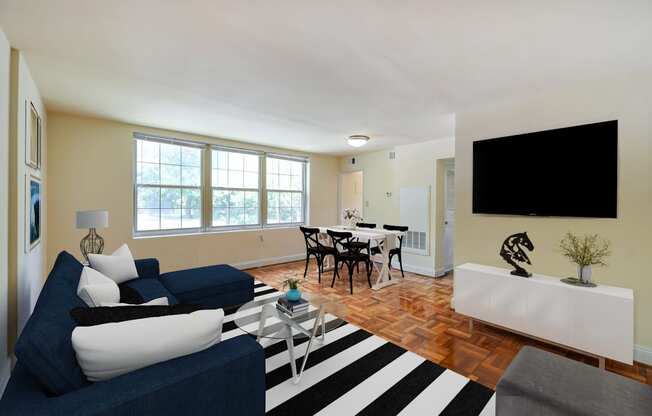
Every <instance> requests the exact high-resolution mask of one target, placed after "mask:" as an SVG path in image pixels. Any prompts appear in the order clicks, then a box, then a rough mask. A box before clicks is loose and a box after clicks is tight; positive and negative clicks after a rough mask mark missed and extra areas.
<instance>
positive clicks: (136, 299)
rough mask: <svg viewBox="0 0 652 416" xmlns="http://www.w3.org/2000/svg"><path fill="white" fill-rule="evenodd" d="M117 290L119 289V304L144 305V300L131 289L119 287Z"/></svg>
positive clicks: (125, 286)
mask: <svg viewBox="0 0 652 416" xmlns="http://www.w3.org/2000/svg"><path fill="white" fill-rule="evenodd" d="M118 288H119V289H120V303H132V304H138V303H145V299H143V297H142V296H141V295H140V293H138V291H136V289H134V288H133V287H131V286H127V285H120V286H118Z"/></svg>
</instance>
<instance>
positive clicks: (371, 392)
mask: <svg viewBox="0 0 652 416" xmlns="http://www.w3.org/2000/svg"><path fill="white" fill-rule="evenodd" d="M254 290H255V299H254V301H255V302H254V303H253V304H252V305H251V306H252V307H251V308H250V309H247V310H241V311H239V312H237V308H232V309H229V310H225V314H226V316H225V319H224V325H223V334H222V339H229V338H232V337H235V336H238V335H242V334H243V333H245V332H244V331H243V330H242V329H240V328H239V327H238V326H237V325H236V324H235V319H236V318H238V321H239V324H240V325H242V324H243V320H245V321H246V322H250V324H249V325H251V328H246V329H248V330H254V331H255V329H256V328H257V327H258V318H259V314H260V310H261V309H262V305H263V304H265V303H270V302H276V299H277V298H278V297H279V296H281V295H282V293H281V292H279V291H277V290H276V289H274V288H272V287H269V286H266V285H265V284H264V283H261V282H258V281H257V282H256V285H255V289H254ZM316 312H317V311H315V310H311V312H310V313H308V314H306V315H305V317H304V318H303V320H304V322H303V323H302V324H303V326H304V327H306V328H312V325H313V324H314V321H315V318H316ZM326 322H327V324H326V339H325V341H324V342H323V343H320V342H314V343H313V347H312V350H311V352H310V355H309V356H308V362H307V363H306V369H305V371H304V373H303V376H302V377H301V380H300V382H299V383H298V384H293V383H292V380H291V379H292V373H291V369H290V364H289V355H288V352H287V347H286V343H285V341H283V340H280V339H279V340H273V339H263V340H261V344H262V345H263V346H264V348H265V358H266V360H265V367H266V384H267V394H266V403H265V407H266V412H267V414H268V415H293V416H297V415H336V416H344V415H374V416H379V415H417V416H421V415H480V416H493V415H494V414H495V395H494V392H493V391H492V390H491V389H489V388H487V387H484V386H482V385H481V384H479V383H476V382H474V381H471V380H469V379H467V378H466V377H464V376H462V375H460V374H457V373H455V372H454V371H451V370H447V369H445V368H443V367H440V366H439V365H437V364H435V363H433V362H430V361H428V360H427V359H425V358H423V357H421V356H419V355H417V354H414V353H412V352H409V351H407V350H405V349H403V348H401V347H399V346H397V345H395V344H393V343H391V342H388V341H386V340H384V339H382V338H380V337H377V336H375V335H373V334H371V333H369V332H367V331H365V330H363V329H360V328H358V327H356V326H355V325H352V324H350V323H348V322H346V321H344V320H341V319H339V318H337V317H335V316H333V315H326ZM249 325H247V326H249ZM267 325H268V326H270V325H279V321H278V320H273V319H270V320H268V322H267ZM307 341H308V340H307V338H306V337H298V336H297V337H295V340H294V345H295V358H296V362H297V369H298V368H299V367H300V365H301V361H302V359H303V355H304V353H305V348H306V345H307Z"/></svg>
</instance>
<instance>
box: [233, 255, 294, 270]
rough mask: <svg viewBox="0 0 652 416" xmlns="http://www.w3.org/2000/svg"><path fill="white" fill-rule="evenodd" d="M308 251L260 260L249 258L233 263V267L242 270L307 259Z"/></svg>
mask: <svg viewBox="0 0 652 416" xmlns="http://www.w3.org/2000/svg"><path fill="white" fill-rule="evenodd" d="M305 259H306V253H300V254H291V255H289V256H279V257H267V258H264V259H258V260H247V261H242V262H239V263H234V264H232V266H233V267H235V268H236V269H240V270H245V269H254V268H256V267H263V266H271V265H273V264H282V263H289V262H292V261H299V260H305Z"/></svg>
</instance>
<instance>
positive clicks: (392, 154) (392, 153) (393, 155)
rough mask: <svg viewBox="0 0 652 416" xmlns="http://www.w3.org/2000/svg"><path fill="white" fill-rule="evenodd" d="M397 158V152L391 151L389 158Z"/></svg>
mask: <svg viewBox="0 0 652 416" xmlns="http://www.w3.org/2000/svg"><path fill="white" fill-rule="evenodd" d="M394 159H396V152H389V160H394Z"/></svg>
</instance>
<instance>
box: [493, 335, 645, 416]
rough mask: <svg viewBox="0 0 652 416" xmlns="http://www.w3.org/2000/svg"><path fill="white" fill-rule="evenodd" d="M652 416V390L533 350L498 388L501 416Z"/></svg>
mask: <svg viewBox="0 0 652 416" xmlns="http://www.w3.org/2000/svg"><path fill="white" fill-rule="evenodd" d="M523 415H526V416H535V415H547V416H550V415H586V416H603V415H604V416H606V415H618V416H629V415H637V416H638V415H640V416H644V415H645V416H650V415H652V387H650V386H648V385H646V384H642V383H639V382H636V381H634V380H630V379H628V378H625V377H622V376H619V375H617V374H614V373H610V372H608V371H604V370H600V369H598V368H596V367H591V366H589V365H586V364H583V363H580V362H577V361H573V360H570V359H568V358H565V357H561V356H559V355H556V354H551V353H549V352H546V351H542V350H539V349H536V348H532V347H524V348H523V349H521V351H520V352H519V353H518V355H517V356H516V358H514V360H513V361H512V363H511V364H510V366H509V367H508V368H507V371H505V374H503V377H502V378H501V379H500V381H499V382H498V385H497V386H496V416H523Z"/></svg>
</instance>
